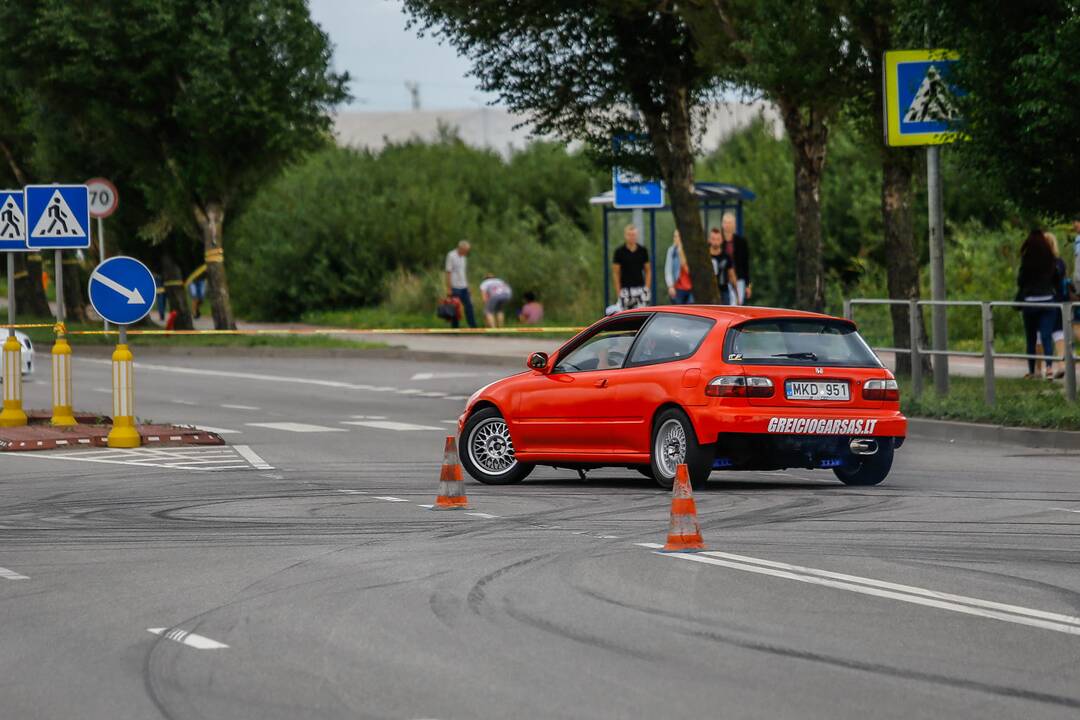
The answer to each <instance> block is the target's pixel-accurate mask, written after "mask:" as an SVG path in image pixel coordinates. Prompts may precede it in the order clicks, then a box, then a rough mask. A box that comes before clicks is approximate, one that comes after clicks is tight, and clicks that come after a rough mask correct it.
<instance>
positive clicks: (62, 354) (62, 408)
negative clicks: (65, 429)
mask: <svg viewBox="0 0 1080 720" xmlns="http://www.w3.org/2000/svg"><path fill="white" fill-rule="evenodd" d="M52 381H53V413H52V420H51V421H50V422H52V424H53V425H78V424H79V423H77V422H76V421H75V413H73V412H72V405H73V401H72V399H71V346H70V345H68V341H67V338H66V337H64V334H63V330H61V331H60V332H59V333H58V334H57V336H56V342H55V343H54V344H53V348H52Z"/></svg>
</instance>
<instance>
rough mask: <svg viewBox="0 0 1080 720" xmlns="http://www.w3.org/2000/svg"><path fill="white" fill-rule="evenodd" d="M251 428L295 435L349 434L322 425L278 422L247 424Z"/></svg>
mask: <svg viewBox="0 0 1080 720" xmlns="http://www.w3.org/2000/svg"><path fill="white" fill-rule="evenodd" d="M246 424H247V425H248V426H249V427H261V428H269V429H270V430H284V431H285V432H294V433H319V432H348V430H346V429H344V428H332V427H324V426H322V425H308V424H307V423H294V422H276V423H246Z"/></svg>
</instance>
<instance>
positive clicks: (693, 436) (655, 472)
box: [649, 408, 714, 490]
mask: <svg viewBox="0 0 1080 720" xmlns="http://www.w3.org/2000/svg"><path fill="white" fill-rule="evenodd" d="M713 454H714V451H713V447H712V445H702V444H700V443H699V442H698V440H697V433H695V432H694V426H693V424H691V422H690V418H688V417H687V416H686V413H684V412H683V411H682V410H679V409H678V408H668V409H667V410H664V411H663V412H661V413H660V414H659V415H657V416H656V420H654V421H653V432H652V453H651V457H650V461H651V462H650V463H649V465H650V469H651V470H652V477H653V479H654V480H656V482H657V484H658V485H660V487H662V488H668V489H670V488H671V486H672V485H673V484H674V483H675V470H676V468H677V467H678V466H679V464H681V463H686V469H687V470H688V471H689V473H690V484H691V485H692V486H693V487H694V489H695V490H700V489H701V488H703V487H705V483H706V482H708V480H709V473H710V472H712V463H713Z"/></svg>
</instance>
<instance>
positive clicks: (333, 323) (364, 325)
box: [301, 307, 577, 340]
mask: <svg viewBox="0 0 1080 720" xmlns="http://www.w3.org/2000/svg"><path fill="white" fill-rule="evenodd" d="M476 320H477V322H479V323H481V324H482V323H483V320H484V318H483V311H482V310H481V309H480V308H476ZM507 320H508V321H509V322H508V325H507V328H506V329H507V330H509V331H513V330H514V328H518V327H528V326H527V325H520V324H518V323H516V322H514V319H513V318H510V317H507ZM301 321H302V322H305V323H307V324H309V325H321V326H325V327H340V328H353V329H373V330H380V329H392V328H416V329H436V330H446V329H448V328H449V327H450V324H449V323H447V322H445V321H443V320H440V319H439V318H437V317H435V316H434V315H433V314H432V315H423V314H412V313H402V312H395V311H392V310H388V309H385V308H381V307H362V308H354V309H351V310H319V311H313V312H307V313H304V315H303V317H302V318H301ZM546 324H547V325H551V326H558V327H577V325H576V324H573V323H570V324H564V323H556V322H551V323H546ZM463 326H464V323H463ZM508 334H509V333H508ZM522 336H523V337H530V338H539V339H553V340H567V339H569V338H571V337H572V336H573V333H565V332H537V333H527V334H522Z"/></svg>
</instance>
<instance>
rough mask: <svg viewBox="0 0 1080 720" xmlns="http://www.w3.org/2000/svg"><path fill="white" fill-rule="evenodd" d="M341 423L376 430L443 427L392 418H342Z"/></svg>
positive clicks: (400, 430)
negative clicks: (398, 420)
mask: <svg viewBox="0 0 1080 720" xmlns="http://www.w3.org/2000/svg"><path fill="white" fill-rule="evenodd" d="M341 424H342V425H359V426H360V427H369V428H375V429H376V430H397V431H398V432H408V431H413V430H439V431H440V432H441V431H442V429H443V428H441V427H436V426H434V425H414V424H413V423H404V422H395V421H394V420H342V421H341Z"/></svg>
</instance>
